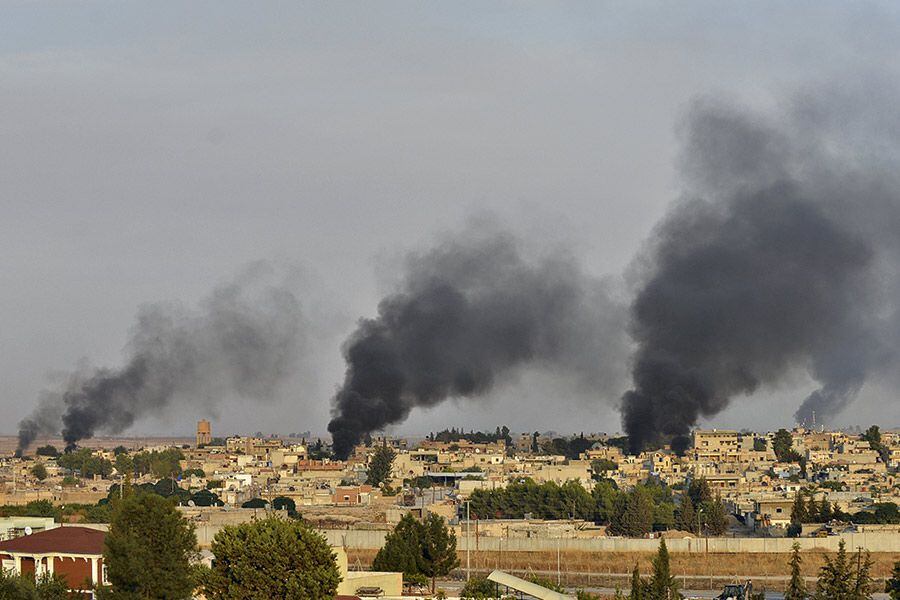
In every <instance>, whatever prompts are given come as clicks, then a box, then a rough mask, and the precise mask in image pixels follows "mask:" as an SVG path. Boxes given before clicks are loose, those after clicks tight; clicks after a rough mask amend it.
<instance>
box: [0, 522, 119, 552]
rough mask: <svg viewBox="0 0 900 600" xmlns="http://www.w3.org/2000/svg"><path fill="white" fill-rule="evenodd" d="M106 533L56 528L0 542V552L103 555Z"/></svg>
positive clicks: (76, 528)
mask: <svg viewBox="0 0 900 600" xmlns="http://www.w3.org/2000/svg"><path fill="white" fill-rule="evenodd" d="M105 538H106V532H104V531H99V530H97V529H91V528H89V527H57V528H55V529H48V530H46V531H41V532H38V533H32V534H31V535H24V536H22V537H18V538H16V539H14V540H7V541H5V542H0V552H27V553H34V554H51V553H53V552H59V553H61V554H93V555H99V554H103V540H104V539H105Z"/></svg>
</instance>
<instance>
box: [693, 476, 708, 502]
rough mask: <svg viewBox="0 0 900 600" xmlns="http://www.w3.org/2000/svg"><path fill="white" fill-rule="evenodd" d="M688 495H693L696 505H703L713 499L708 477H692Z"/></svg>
mask: <svg viewBox="0 0 900 600" xmlns="http://www.w3.org/2000/svg"><path fill="white" fill-rule="evenodd" d="M688 495H689V496H690V497H691V501H692V502H693V503H694V506H703V505H704V504H705V503H707V502H709V501H710V500H712V490H710V489H709V482H708V481H707V480H706V477H699V478H697V479H692V480H691V483H690V485H688Z"/></svg>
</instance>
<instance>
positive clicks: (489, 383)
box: [328, 223, 624, 457]
mask: <svg viewBox="0 0 900 600" xmlns="http://www.w3.org/2000/svg"><path fill="white" fill-rule="evenodd" d="M620 315H621V311H620V309H619V308H618V307H617V305H616V304H615V303H614V302H613V301H612V300H611V299H610V297H609V296H608V295H607V292H606V290H605V288H604V286H603V285H601V284H600V283H599V282H597V281H594V280H592V279H590V278H589V277H587V276H586V275H585V274H584V273H583V272H582V271H581V270H580V268H579V267H578V265H577V263H576V262H575V261H574V260H573V258H572V256H571V255H569V254H568V253H565V252H555V253H549V254H544V255H538V256H531V255H529V254H528V253H527V251H526V249H525V248H524V247H523V243H522V241H521V240H519V239H516V238H515V237H514V236H512V235H510V234H509V233H507V232H504V231H502V230H500V229H498V228H497V227H496V226H493V225H489V224H485V223H479V224H471V225H470V228H469V229H468V231H467V232H466V233H465V234H460V235H455V236H453V237H451V238H449V239H446V240H444V241H443V243H441V244H439V245H438V246H437V247H435V248H434V249H433V250H431V251H429V252H426V253H424V254H415V255H412V256H410V257H408V260H407V261H406V270H405V274H404V277H403V280H402V282H401V283H400V286H399V290H398V291H397V292H396V293H394V294H392V295H390V296H388V297H386V298H384V299H383V300H382V301H381V303H380V304H379V307H378V316H377V317H376V318H374V319H364V320H362V321H361V322H360V323H359V326H358V328H357V330H356V331H355V332H354V333H353V334H352V335H351V336H350V338H349V339H348V340H347V342H346V343H345V345H344V348H343V351H344V356H345V358H346V361H347V373H346V379H345V381H344V384H343V386H342V387H341V389H340V390H339V391H338V393H337V395H336V397H335V398H334V411H333V419H332V421H331V422H330V423H329V425H328V430H329V431H330V432H331V434H332V438H333V440H334V450H335V453H336V455H337V456H339V457H346V456H347V455H348V454H349V452H350V451H351V450H352V449H353V447H354V445H355V444H357V443H358V442H359V441H360V440H361V439H363V437H364V435H365V434H366V433H368V432H372V431H376V430H379V429H382V428H383V427H385V426H386V425H389V424H392V423H398V422H400V421H403V420H404V419H405V418H406V417H407V416H408V415H409V413H410V411H411V410H412V409H413V408H414V407H417V406H419V407H426V406H433V405H436V404H439V403H441V402H443V401H445V400H446V399H448V398H458V397H466V398H475V397H479V396H484V395H485V394H487V393H488V392H490V391H491V390H492V389H493V388H494V387H495V386H496V385H498V384H499V383H501V382H503V381H505V380H508V379H509V378H510V377H512V376H513V375H514V373H515V371H516V370H517V369H518V368H520V367H525V366H532V367H544V368H549V369H556V370H558V371H561V372H565V373H568V374H569V375H570V376H574V377H576V378H578V379H579V380H580V381H581V382H582V383H583V385H584V386H585V387H590V388H592V389H593V392H594V394H598V393H601V392H602V391H604V390H605V389H608V388H609V386H610V385H611V382H612V381H613V380H614V372H615V368H616V366H617V365H619V364H620V362H619V357H621V356H622V355H623V344H624V341H623V337H624V336H623V330H622V328H621V326H620V323H621V322H622V319H621V318H620Z"/></svg>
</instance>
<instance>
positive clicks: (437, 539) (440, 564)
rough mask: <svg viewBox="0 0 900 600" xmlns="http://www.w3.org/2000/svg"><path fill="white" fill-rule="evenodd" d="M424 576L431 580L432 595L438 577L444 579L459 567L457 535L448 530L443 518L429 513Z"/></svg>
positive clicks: (424, 544)
mask: <svg viewBox="0 0 900 600" xmlns="http://www.w3.org/2000/svg"><path fill="white" fill-rule="evenodd" d="M422 533H423V536H422V544H421V547H422V569H421V570H422V574H423V575H425V576H426V577H430V578H431V593H432V594H433V593H434V582H435V579H436V578H437V577H444V576H446V575H449V574H450V571H452V570H453V569H455V568H456V567H458V566H459V557H458V556H457V555H456V535H454V534H453V532H452V531H450V530H449V529H448V528H447V524H446V523H445V522H444V519H443V517H441V516H439V515H436V514H434V513H429V514H428V516H427V517H425V522H424V523H423V532H422Z"/></svg>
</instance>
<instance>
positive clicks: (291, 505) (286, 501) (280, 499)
mask: <svg viewBox="0 0 900 600" xmlns="http://www.w3.org/2000/svg"><path fill="white" fill-rule="evenodd" d="M272 508H273V509H274V510H286V511H287V514H288V516H289V517H292V518H296V517H297V514H298V513H297V503H296V502H294V500H293V499H291V498H288V497H287V496H275V498H273V499H272Z"/></svg>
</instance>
